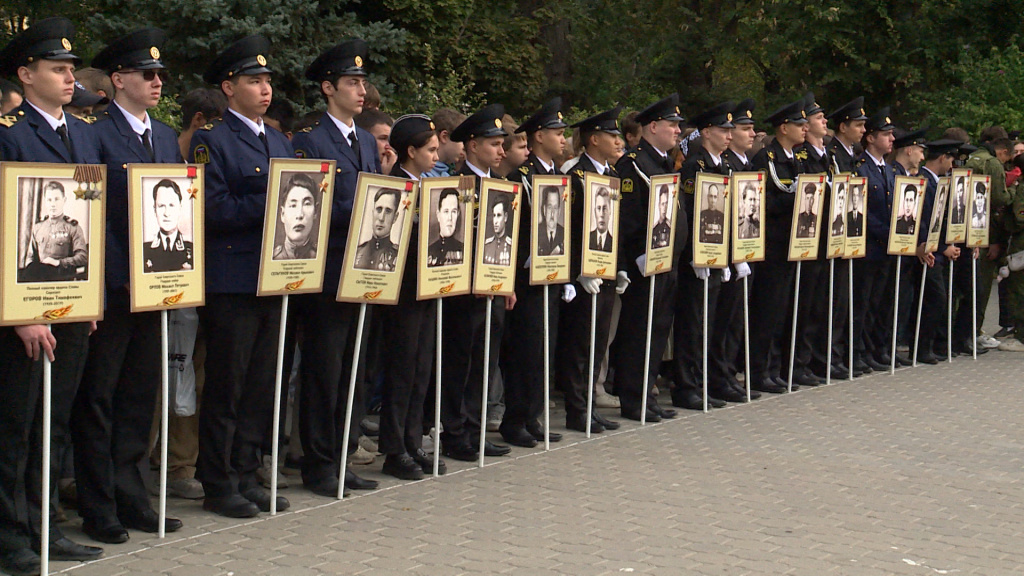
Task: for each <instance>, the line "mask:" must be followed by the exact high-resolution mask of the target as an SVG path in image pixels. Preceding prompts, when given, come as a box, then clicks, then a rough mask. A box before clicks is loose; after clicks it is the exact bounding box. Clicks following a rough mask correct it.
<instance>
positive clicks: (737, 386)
mask: <svg viewBox="0 0 1024 576" xmlns="http://www.w3.org/2000/svg"><path fill="white" fill-rule="evenodd" d="M732 388H733V389H734V390H736V391H737V392H739V393H740V394H743V397H744V398H746V397H747V387H746V386H744V385H742V384H740V383H739V382H736V383H734V384H732ZM760 397H761V393H760V392H758V391H757V390H751V391H750V399H751V400H757V399H758V398H760Z"/></svg>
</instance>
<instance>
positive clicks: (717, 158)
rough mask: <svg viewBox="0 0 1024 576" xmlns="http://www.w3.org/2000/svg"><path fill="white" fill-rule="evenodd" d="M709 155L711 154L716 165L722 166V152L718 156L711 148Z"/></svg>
mask: <svg viewBox="0 0 1024 576" xmlns="http://www.w3.org/2000/svg"><path fill="white" fill-rule="evenodd" d="M705 150H708V149H707V148H705ZM708 156H711V161H712V162H714V163H715V166H721V165H722V155H721V154H719V155H718V156H715V153H714V152H712V151H711V150H708Z"/></svg>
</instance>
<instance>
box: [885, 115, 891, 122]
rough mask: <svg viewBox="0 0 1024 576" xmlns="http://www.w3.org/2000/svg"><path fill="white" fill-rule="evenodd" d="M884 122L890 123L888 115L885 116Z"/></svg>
mask: <svg viewBox="0 0 1024 576" xmlns="http://www.w3.org/2000/svg"><path fill="white" fill-rule="evenodd" d="M885 123H886V124H892V120H889V117H888V116H886V117H885Z"/></svg>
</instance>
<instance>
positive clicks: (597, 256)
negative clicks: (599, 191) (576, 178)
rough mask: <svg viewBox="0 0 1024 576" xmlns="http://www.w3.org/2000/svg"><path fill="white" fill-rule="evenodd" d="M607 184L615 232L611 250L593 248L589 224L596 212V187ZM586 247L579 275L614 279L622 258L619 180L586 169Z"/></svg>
mask: <svg viewBox="0 0 1024 576" xmlns="http://www.w3.org/2000/svg"><path fill="white" fill-rule="evenodd" d="M597 186H604V187H606V188H608V189H609V191H610V192H611V198H610V200H611V201H612V206H611V208H612V225H611V226H610V227H609V228H608V232H609V233H610V234H611V235H612V250H611V252H601V251H600V250H591V249H590V242H589V241H588V238H590V225H591V219H592V218H591V214H592V213H593V211H594V197H595V188H596V187H597ZM583 194H584V196H583V235H582V238H583V241H582V242H583V246H580V250H581V251H582V252H581V253H580V254H581V256H582V257H581V258H580V275H581V276H585V277H590V278H601V279H602V280H614V279H615V274H616V272H617V268H618V257H619V199H620V198H621V197H620V196H619V194H620V192H619V179H618V178H613V177H611V176H602V175H600V174H596V173H594V172H587V173H586V175H585V176H584V177H583Z"/></svg>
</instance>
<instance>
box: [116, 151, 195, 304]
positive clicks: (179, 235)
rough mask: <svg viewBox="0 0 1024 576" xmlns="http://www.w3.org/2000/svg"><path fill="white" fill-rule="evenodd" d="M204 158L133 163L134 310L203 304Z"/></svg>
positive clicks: (130, 223) (130, 206) (130, 170)
mask: <svg viewBox="0 0 1024 576" xmlns="http://www.w3.org/2000/svg"><path fill="white" fill-rule="evenodd" d="M205 168H206V167H205V166H204V165H202V164H129V165H128V216H129V219H128V246H129V248H128V254H129V262H130V269H131V309H132V312H142V311H145V310H170V309H173V308H191V307H195V306H202V305H203V304H204V303H205V302H206V281H205V279H206V268H205V266H204V265H203V263H204V259H205V254H206V245H205V243H204V234H203V231H204V230H205V227H204V224H203V223H204V220H203V214H204V211H203V206H204V202H205V199H204V198H205V196H204V194H205V189H204V186H203V183H204V182H205V180H204V179H203V176H204V170H205Z"/></svg>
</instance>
